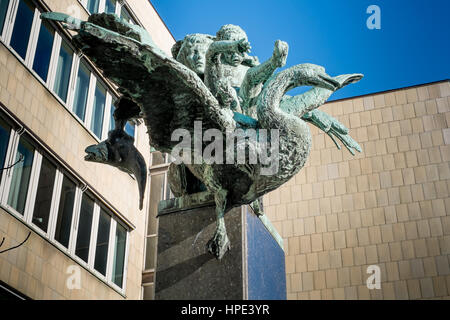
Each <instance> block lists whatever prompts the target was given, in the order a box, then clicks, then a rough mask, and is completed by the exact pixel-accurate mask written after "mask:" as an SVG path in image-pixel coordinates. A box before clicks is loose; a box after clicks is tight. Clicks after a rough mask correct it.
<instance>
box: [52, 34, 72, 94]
mask: <svg viewBox="0 0 450 320" xmlns="http://www.w3.org/2000/svg"><path fill="white" fill-rule="evenodd" d="M72 56H73V50H72V49H71V48H70V47H69V45H68V44H67V43H66V42H65V41H62V43H61V49H60V51H59V58H58V68H57V69H56V77H55V86H54V90H55V93H56V94H57V95H58V96H59V97H60V98H61V99H62V100H63V101H64V102H67V92H68V90H69V81H70V71H71V69H72Z"/></svg>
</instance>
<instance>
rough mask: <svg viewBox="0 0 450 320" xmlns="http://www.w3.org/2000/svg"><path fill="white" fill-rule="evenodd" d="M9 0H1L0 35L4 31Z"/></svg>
mask: <svg viewBox="0 0 450 320" xmlns="http://www.w3.org/2000/svg"><path fill="white" fill-rule="evenodd" d="M8 5H9V0H0V36H1V35H2V32H3V25H4V24H5V19H6V13H7V12H8Z"/></svg>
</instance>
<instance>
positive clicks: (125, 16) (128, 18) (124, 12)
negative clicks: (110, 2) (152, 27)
mask: <svg viewBox="0 0 450 320" xmlns="http://www.w3.org/2000/svg"><path fill="white" fill-rule="evenodd" d="M120 17H121V18H122V19H124V20H125V21H127V22H129V23H131V24H134V23H133V19H132V18H131V14H130V13H129V12H128V10H127V9H126V8H125V7H122V10H121V11H120Z"/></svg>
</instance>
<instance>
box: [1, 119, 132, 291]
mask: <svg viewBox="0 0 450 320" xmlns="http://www.w3.org/2000/svg"><path fill="white" fill-rule="evenodd" d="M0 117H2V119H3V120H4V121H5V122H6V123H7V124H8V125H10V127H11V130H10V134H9V140H8V146H7V149H6V155H5V164H4V167H5V168H6V167H9V166H11V165H12V164H13V163H14V162H15V159H16V156H17V152H18V146H19V142H20V139H21V137H22V136H24V135H26V138H27V142H29V143H30V144H31V145H32V146H33V147H34V153H33V163H32V167H31V173H30V179H29V183H28V188H27V197H26V199H25V208H24V214H23V215H22V214H20V213H19V212H17V211H16V210H15V209H14V208H13V207H12V206H10V205H9V204H8V197H9V192H10V188H11V181H12V174H13V170H14V168H15V167H14V166H13V167H11V168H8V169H6V170H5V171H4V174H3V175H2V178H1V181H0V207H2V208H3V209H5V210H6V211H7V212H8V213H10V214H11V215H13V216H14V217H15V218H17V219H18V220H19V221H22V222H23V223H25V224H26V225H27V226H28V227H29V228H30V229H31V230H33V231H34V232H36V233H37V234H38V235H40V236H42V237H43V238H44V239H46V240H47V241H48V242H50V243H51V244H53V245H54V246H55V247H56V248H58V249H59V250H60V251H62V252H63V253H64V254H66V255H67V256H69V257H70V258H71V259H72V260H74V261H75V262H76V263H78V264H79V265H80V266H82V267H84V268H85V269H86V270H87V271H89V272H90V273H92V274H93V275H95V276H96V277H97V278H99V279H100V280H101V281H103V282H104V283H106V284H107V285H108V286H109V287H112V288H113V289H114V290H115V291H117V292H119V293H120V294H121V295H123V296H125V292H126V281H127V276H128V255H129V246H130V242H129V239H130V231H131V230H130V227H129V226H128V224H126V223H123V222H119V220H120V219H119V218H118V215H117V214H116V213H115V212H114V211H113V210H111V209H110V208H109V207H108V206H107V205H105V204H104V203H103V202H102V201H100V200H99V198H98V197H97V196H96V195H95V193H94V192H92V191H91V190H90V189H88V187H87V186H86V185H82V184H81V183H80V181H79V179H78V178H76V177H74V176H73V175H72V174H71V173H69V172H68V170H67V169H66V168H64V166H62V165H61V164H60V163H59V161H58V160H56V159H55V158H54V157H53V156H52V154H51V152H49V151H47V150H46V149H45V148H44V147H42V146H41V145H40V144H39V143H38V142H37V141H36V139H35V138H34V136H33V134H32V133H31V132H28V130H26V129H24V128H23V127H22V126H20V125H18V124H17V123H16V122H15V121H11V119H10V116H9V115H7V114H6V113H4V112H2V111H0ZM44 157H45V158H46V159H47V160H49V161H50V162H51V163H52V164H53V165H55V167H56V174H55V178H54V182H53V191H52V200H51V201H52V203H51V206H50V212H49V221H48V226H47V231H46V232H45V231H43V230H42V229H41V228H40V227H38V226H37V225H36V224H34V223H33V220H32V218H33V213H34V212H33V211H34V206H35V201H36V194H37V189H38V186H39V176H40V172H41V171H40V170H41V167H42V160H43V158H44ZM65 177H66V178H67V179H69V180H70V181H72V182H73V183H75V186H76V189H75V196H74V204H73V209H72V210H73V212H72V217H71V227H70V235H69V243H68V246H67V248H66V247H64V246H63V245H62V244H60V243H59V242H58V241H57V240H56V239H55V233H56V224H57V218H58V209H59V204H60V200H61V191H62V184H63V180H64V178H65ZM85 192H88V193H89V196H90V197H91V198H92V199H93V200H94V207H93V218H92V219H93V220H92V225H91V235H90V239H89V243H90V247H89V252H88V261H87V262H84V261H83V260H82V259H81V258H79V257H78V256H77V255H76V254H75V246H76V239H77V236H78V231H79V229H80V228H79V227H80V226H79V220H80V210H81V201H82V196H83V194H84V193H85ZM101 208H103V209H104V210H105V211H106V212H107V214H108V215H109V216H110V219H111V223H110V227H109V228H110V229H109V232H110V234H109V243H108V251H107V261H106V274H105V275H103V274H102V273H100V272H99V271H97V270H96V269H95V267H94V264H95V253H96V252H95V251H96V241H97V235H98V225H99V218H100V210H101ZM117 224H120V225H121V226H122V227H123V228H124V229H125V232H126V240H125V241H126V243H125V256H124V270H123V282H122V287H119V286H118V285H116V284H115V283H114V282H113V279H112V269H113V262H114V249H115V246H114V245H115V243H114V237H115V233H116V228H117Z"/></svg>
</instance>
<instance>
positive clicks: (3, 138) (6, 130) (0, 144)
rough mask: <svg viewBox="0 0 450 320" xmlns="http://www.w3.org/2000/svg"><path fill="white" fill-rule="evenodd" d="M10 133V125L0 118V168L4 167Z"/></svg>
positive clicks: (0, 176)
mask: <svg viewBox="0 0 450 320" xmlns="http://www.w3.org/2000/svg"><path fill="white" fill-rule="evenodd" d="M10 133H11V126H10V125H9V124H7V123H6V122H5V121H3V119H2V118H0V168H4V167H5V158H6V151H7V150H8V144H9V135H10ZM2 174H3V170H1V171H0V179H1V178H2Z"/></svg>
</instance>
